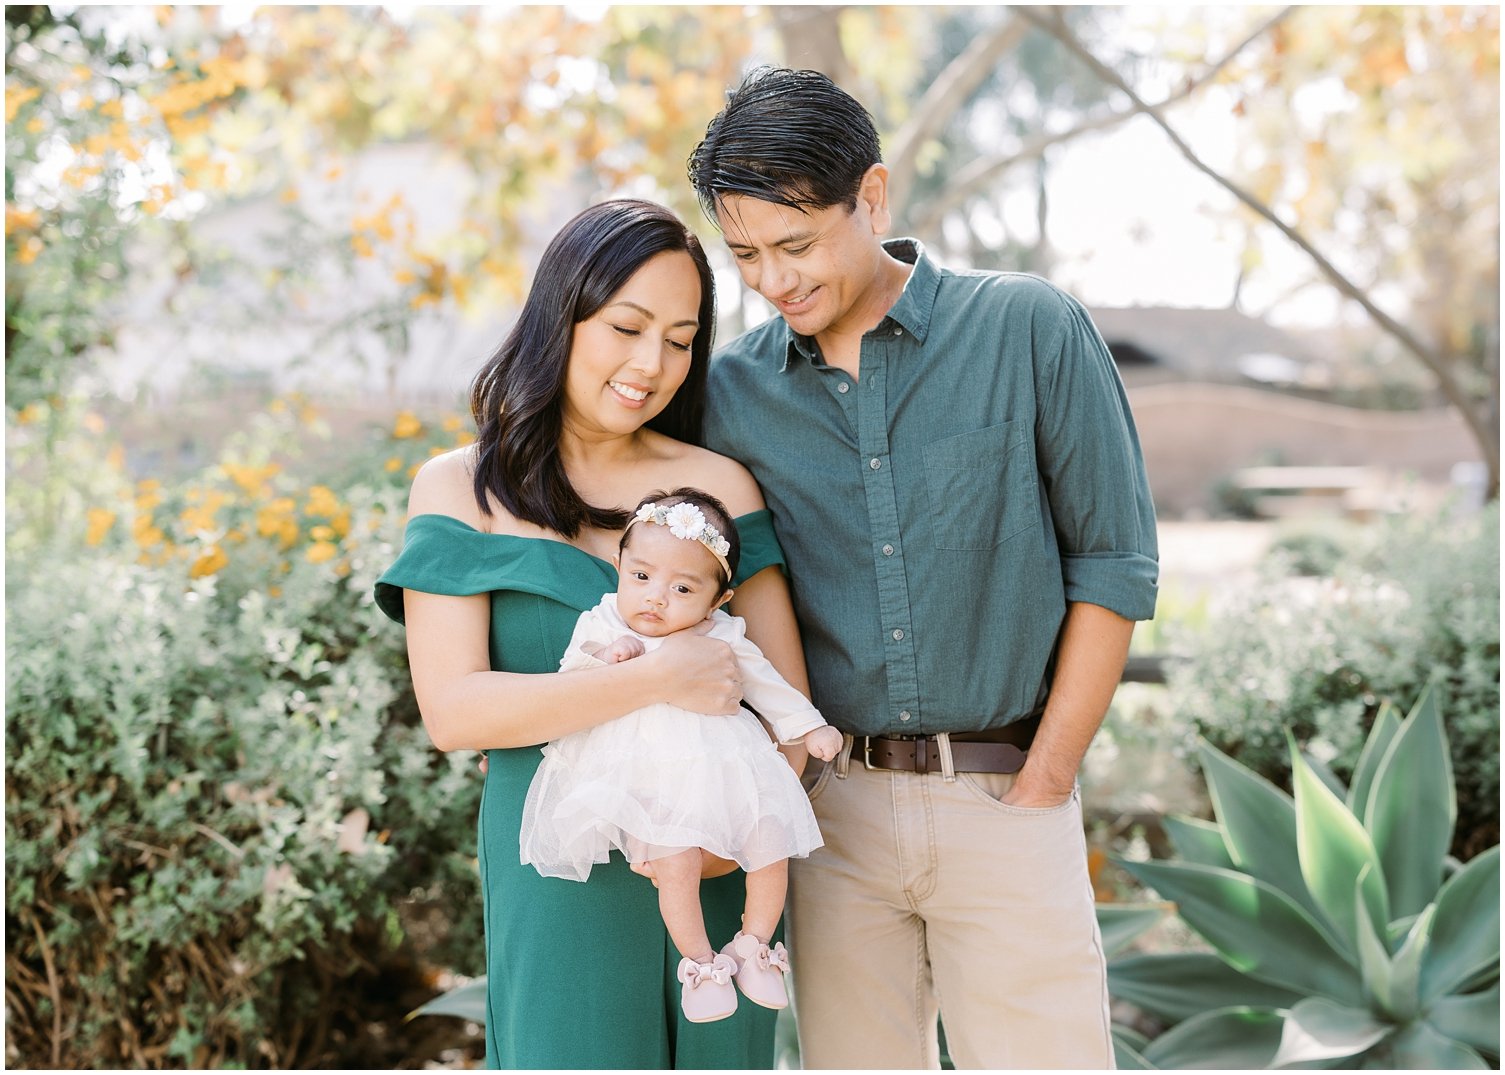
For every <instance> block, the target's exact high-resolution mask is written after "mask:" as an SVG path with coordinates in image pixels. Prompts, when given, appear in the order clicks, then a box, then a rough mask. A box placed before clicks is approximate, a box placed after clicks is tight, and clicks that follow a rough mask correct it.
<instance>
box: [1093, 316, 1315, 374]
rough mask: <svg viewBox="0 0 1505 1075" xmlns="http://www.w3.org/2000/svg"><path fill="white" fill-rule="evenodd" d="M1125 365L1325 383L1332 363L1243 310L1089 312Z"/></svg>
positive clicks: (1177, 371)
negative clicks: (1329, 364) (1328, 366)
mask: <svg viewBox="0 0 1505 1075" xmlns="http://www.w3.org/2000/svg"><path fill="white" fill-rule="evenodd" d="M1089 312H1090V313H1091V315H1092V320H1093V321H1094V322H1095V323H1096V324H1097V328H1098V331H1099V332H1101V333H1102V336H1103V339H1104V340H1105V341H1106V342H1107V344H1108V348H1109V350H1111V351H1112V352H1113V357H1114V359H1115V361H1117V362H1118V364H1119V366H1120V368H1121V369H1126V368H1128V367H1137V368H1139V369H1146V368H1154V367H1160V369H1161V370H1162V371H1164V372H1167V373H1172V374H1175V375H1177V376H1178V377H1183V378H1186V379H1189V380H1197V381H1213V382H1217V381H1221V382H1225V383H1226V382H1234V383H1237V382H1245V383H1247V382H1249V381H1253V382H1256V383H1261V384H1270V385H1292V384H1305V385H1313V384H1314V383H1320V382H1325V380H1326V379H1327V378H1326V374H1327V362H1326V361H1325V360H1324V359H1323V358H1322V357H1321V356H1320V355H1319V354H1318V353H1317V351H1316V350H1315V349H1314V348H1313V347H1312V346H1311V345H1310V344H1309V343H1308V342H1306V341H1304V340H1303V339H1302V338H1301V337H1299V336H1296V335H1293V334H1292V333H1290V332H1287V331H1286V330H1284V329H1282V328H1278V327H1277V326H1275V325H1272V324H1270V323H1269V322H1267V321H1264V320H1262V319H1260V318H1257V317H1251V316H1249V315H1248V314H1246V313H1242V312H1240V311H1238V310H1234V309H1228V308H1222V309H1207V308H1191V307H1177V306H1122V307H1114V306H1094V307H1091V308H1090V309H1089Z"/></svg>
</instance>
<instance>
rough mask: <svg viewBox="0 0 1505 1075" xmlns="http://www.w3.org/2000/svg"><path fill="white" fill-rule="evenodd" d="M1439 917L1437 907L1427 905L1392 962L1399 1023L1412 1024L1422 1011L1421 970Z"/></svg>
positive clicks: (1393, 1009) (1392, 992)
mask: <svg viewBox="0 0 1505 1075" xmlns="http://www.w3.org/2000/svg"><path fill="white" fill-rule="evenodd" d="M1436 916H1437V905H1436V904H1428V905H1427V908H1426V910H1424V911H1422V912H1421V914H1419V915H1417V916H1416V921H1415V922H1412V923H1411V930H1410V932H1409V933H1407V934H1406V939H1405V941H1404V942H1402V944H1401V946H1400V951H1398V952H1396V953H1395V958H1394V959H1393V960H1391V961H1390V1001H1391V1009H1390V1010H1391V1014H1393V1015H1394V1016H1395V1018H1396V1019H1397V1020H1399V1021H1400V1022H1409V1021H1410V1020H1411V1019H1414V1018H1415V1017H1416V1014H1417V1012H1419V1011H1420V1010H1421V968H1422V964H1423V963H1424V962H1425V960H1426V954H1427V949H1428V948H1429V947H1431V941H1432V922H1433V920H1434V919H1435V918H1436Z"/></svg>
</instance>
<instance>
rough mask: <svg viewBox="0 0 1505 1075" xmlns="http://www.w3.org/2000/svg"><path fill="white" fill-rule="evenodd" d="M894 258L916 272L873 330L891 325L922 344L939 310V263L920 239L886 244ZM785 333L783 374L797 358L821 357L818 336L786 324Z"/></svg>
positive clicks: (811, 359) (910, 275) (812, 358)
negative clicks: (937, 266)
mask: <svg viewBox="0 0 1505 1075" xmlns="http://www.w3.org/2000/svg"><path fill="white" fill-rule="evenodd" d="M883 249H884V250H886V251H887V252H888V253H889V254H890V255H891V256H892V257H895V258H898V259H899V260H900V261H902V262H905V263H907V264H910V265H913V266H914V269H913V271H912V272H910V274H909V280H908V281H907V282H906V283H905V284H904V292H903V294H901V295H900V296H899V301H898V302H896V303H894V305H893V307H892V308H891V309H890V310H889V311H888V314H887V315H886V316H885V317H884V319H883V320H882V321H880V322H879V323H878V324H877V325H875V326H874V328H873V331H875V332H876V331H878V330H880V329H882V328H883V327H884V325H885V324H886V323H888V322H893V323H894V324H896V325H898V326H900V327H901V328H903V329H904V330H905V331H907V332H908V333H909V334H910V335H911V336H913V337H914V338H915V339H916V340H918V341H919V342H920V343H922V344H923V343H924V342H925V336H926V334H927V333H928V332H929V331H930V315H931V314H932V313H933V312H934V310H935V296H936V292H937V291H939V290H940V286H941V274H940V271H939V270H938V269H937V268H936V264H935V262H933V261H931V260H930V258H929V257H928V256H927V255H926V253H925V244H923V243H921V242H920V240H918V239H909V238H901V239H889V240H888V241H886V242H885V243H884V244H883ZM784 333H785V336H786V337H787V342H786V343H785V346H784V364H783V365H782V366H780V367H779V371H780V372H781V373H782V372H784V371H785V370H788V369H789V364H790V363H791V362H792V361H795V360H797V359H803V360H804V361H806V362H812V363H813V362H814V361H815V356H816V354H817V350H816V345H815V337H813V336H802V335H800V334H799V333H797V332H795V331H794V330H793V329H791V328H789V326H788V324H787V323H786V324H785V326H784Z"/></svg>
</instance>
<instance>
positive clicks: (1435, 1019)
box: [1427, 982, 1500, 1056]
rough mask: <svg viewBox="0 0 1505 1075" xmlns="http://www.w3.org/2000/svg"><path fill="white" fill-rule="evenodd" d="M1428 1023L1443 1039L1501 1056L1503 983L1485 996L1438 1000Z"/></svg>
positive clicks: (1481, 994)
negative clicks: (1501, 994)
mask: <svg viewBox="0 0 1505 1075" xmlns="http://www.w3.org/2000/svg"><path fill="white" fill-rule="evenodd" d="M1427 1022H1429V1023H1431V1024H1432V1028H1433V1029H1434V1030H1436V1031H1437V1032H1438V1033H1439V1034H1442V1035H1443V1036H1444V1037H1449V1038H1452V1039H1453V1040H1454V1041H1461V1042H1462V1043H1463V1044H1464V1045H1467V1046H1469V1047H1470V1048H1473V1049H1477V1050H1479V1051H1480V1052H1481V1053H1489V1054H1490V1055H1491V1056H1499V1055H1500V983H1499V982H1496V983H1495V984H1494V987H1493V988H1491V989H1487V990H1485V991H1484V992H1483V993H1469V994H1468V995H1467V996H1451V997H1441V998H1439V999H1438V1000H1437V1001H1435V1002H1434V1003H1433V1004H1432V1010H1431V1011H1429V1012H1428V1013H1427Z"/></svg>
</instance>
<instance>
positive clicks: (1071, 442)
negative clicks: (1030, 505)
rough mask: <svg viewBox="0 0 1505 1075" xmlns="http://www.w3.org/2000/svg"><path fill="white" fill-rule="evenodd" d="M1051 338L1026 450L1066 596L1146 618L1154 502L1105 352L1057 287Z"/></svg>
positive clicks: (1154, 551)
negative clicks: (1057, 315) (1045, 504)
mask: <svg viewBox="0 0 1505 1075" xmlns="http://www.w3.org/2000/svg"><path fill="white" fill-rule="evenodd" d="M1058 297H1059V300H1060V302H1061V303H1062V307H1063V309H1062V316H1061V319H1060V322H1059V324H1060V332H1059V340H1058V342H1056V343H1054V344H1053V345H1052V344H1047V345H1046V346H1044V347H1043V348H1041V350H1040V352H1039V355H1040V362H1039V365H1038V366H1037V369H1036V377H1037V382H1036V399H1037V401H1038V402H1037V412H1036V419H1035V447H1036V455H1037V462H1038V464H1039V469H1040V477H1041V480H1042V482H1043V483H1044V487H1045V493H1046V496H1047V498H1048V500H1049V504H1050V513H1051V519H1052V522H1053V524H1054V526H1055V531H1056V540H1057V543H1058V544H1059V547H1060V551H1061V574H1062V577H1063V582H1064V584H1065V592H1066V600H1067V601H1069V602H1077V601H1082V602H1087V603H1089V604H1094V605H1101V606H1102V607H1104V608H1106V609H1109V610H1111V611H1113V612H1116V613H1117V614H1118V615H1120V616H1122V617H1124V618H1125V619H1129V620H1147V619H1150V618H1151V617H1153V616H1154V615H1155V595H1156V588H1157V583H1158V580H1159V575H1160V565H1159V550H1158V548H1157V544H1156V538H1155V508H1154V503H1153V501H1152V500H1151V498H1150V484H1149V479H1148V478H1147V476H1146V474H1145V469H1144V456H1143V453H1142V452H1141V451H1140V447H1139V435H1138V433H1137V432H1136V431H1135V429H1134V419H1133V415H1132V414H1131V413H1130V411H1129V400H1128V396H1127V395H1126V394H1125V392H1124V387H1123V382H1122V381H1121V380H1120V379H1119V376H1118V370H1117V368H1116V367H1115V366H1114V364H1113V356H1112V354H1111V353H1110V352H1109V351H1108V346H1107V344H1105V343H1104V342H1103V339H1102V337H1101V336H1100V335H1099V334H1098V331H1097V329H1096V327H1094V326H1093V324H1092V321H1091V319H1090V318H1089V317H1088V315H1087V312H1086V310H1084V309H1083V308H1082V307H1081V305H1080V304H1079V303H1078V302H1077V301H1076V300H1075V299H1073V298H1071V297H1070V296H1068V295H1065V294H1063V293H1058Z"/></svg>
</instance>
